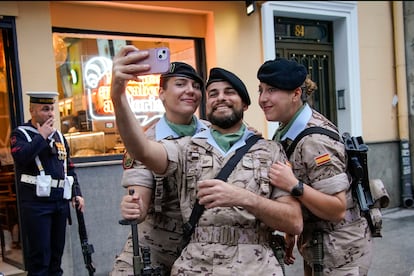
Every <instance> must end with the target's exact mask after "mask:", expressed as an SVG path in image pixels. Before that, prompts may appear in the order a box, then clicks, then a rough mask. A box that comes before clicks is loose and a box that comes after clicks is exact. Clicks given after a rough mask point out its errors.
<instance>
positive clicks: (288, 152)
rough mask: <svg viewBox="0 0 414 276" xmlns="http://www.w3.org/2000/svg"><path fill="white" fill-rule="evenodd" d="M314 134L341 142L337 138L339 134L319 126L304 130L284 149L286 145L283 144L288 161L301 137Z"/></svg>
mask: <svg viewBox="0 0 414 276" xmlns="http://www.w3.org/2000/svg"><path fill="white" fill-rule="evenodd" d="M314 133H318V134H324V135H326V136H329V137H331V138H332V139H334V140H336V141H341V138H340V137H339V134H338V133H336V132H334V131H332V130H329V129H326V128H323V127H319V126H314V127H308V128H305V129H304V130H303V131H302V132H301V133H299V135H298V136H296V138H295V140H293V142H292V143H291V144H290V145H288V146H287V147H286V144H285V143H283V145H284V147H285V151H286V155H287V157H288V159H289V158H290V156H291V155H292V153H293V151H294V150H295V147H296V145H297V144H298V143H299V141H300V140H301V139H302V138H303V137H305V136H306V135H309V134H314Z"/></svg>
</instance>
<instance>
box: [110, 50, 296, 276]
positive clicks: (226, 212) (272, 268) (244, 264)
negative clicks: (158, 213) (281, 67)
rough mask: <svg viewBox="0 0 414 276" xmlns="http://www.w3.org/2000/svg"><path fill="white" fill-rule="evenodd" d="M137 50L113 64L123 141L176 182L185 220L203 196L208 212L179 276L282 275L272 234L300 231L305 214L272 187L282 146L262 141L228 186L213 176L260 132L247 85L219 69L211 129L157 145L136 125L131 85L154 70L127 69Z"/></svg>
mask: <svg viewBox="0 0 414 276" xmlns="http://www.w3.org/2000/svg"><path fill="white" fill-rule="evenodd" d="M130 50H131V49H130V48H128V46H126V47H124V48H123V49H121V50H120V51H119V53H118V54H117V56H115V58H114V62H113V80H112V87H111V98H112V101H113V103H114V109H115V115H116V122H117V125H118V128H119V131H120V134H121V137H122V139H123V141H124V143H125V145H126V147H127V149H128V151H129V153H130V154H131V155H132V156H133V157H134V158H136V159H138V160H140V161H141V162H143V163H144V164H145V165H146V166H148V168H150V169H151V170H153V171H154V172H155V173H157V174H161V175H163V176H167V175H171V176H173V177H175V178H176V183H177V190H178V193H179V194H178V196H179V200H180V208H181V212H182V216H183V219H184V220H185V221H187V220H188V219H189V217H190V213H191V210H192V208H193V205H194V203H195V201H196V199H197V198H198V199H199V202H200V204H202V205H204V206H205V208H206V210H205V212H204V213H203V215H202V216H201V218H200V220H199V221H198V225H197V227H196V228H195V231H194V234H193V235H192V236H191V240H190V243H189V244H188V245H187V247H186V248H184V250H183V251H182V253H181V256H180V257H179V258H178V259H177V260H176V261H175V263H174V265H173V268H172V272H171V275H178V274H180V275H200V274H205V275H213V274H214V275H229V274H231V275H242V274H246V273H247V274H248V273H258V274H263V275H282V270H281V267H280V265H279V263H278V261H277V260H276V258H275V256H274V254H273V251H272V249H271V248H270V246H269V234H270V232H271V231H273V230H274V229H277V230H280V231H284V232H289V233H295V234H299V233H300V232H301V230H302V215H301V211H300V208H299V205H298V202H297V201H296V200H294V198H293V197H292V196H290V195H289V194H288V193H286V192H282V191H281V190H279V189H272V188H271V186H269V179H268V175H267V171H268V168H269V166H270V165H271V164H272V163H275V162H277V161H281V162H284V161H286V156H285V154H284V153H283V150H282V147H281V145H280V144H278V143H275V142H273V141H267V140H264V139H261V140H259V141H258V142H257V143H256V144H255V145H253V147H252V148H251V149H250V150H249V151H248V152H247V154H246V155H244V156H243V158H242V160H240V162H239V163H238V164H237V165H236V166H235V167H234V171H233V172H232V173H231V174H230V176H229V178H228V180H227V182H224V181H222V180H218V179H213V178H214V177H215V176H216V175H217V173H218V172H219V170H220V169H221V167H222V166H223V165H224V164H225V162H226V161H227V160H228V159H229V158H230V157H231V156H233V155H234V153H235V150H236V149H238V148H241V147H242V146H244V144H245V141H246V140H247V138H249V137H250V136H252V135H254V134H253V132H252V131H250V130H248V129H247V128H246V126H245V124H244V123H243V113H244V111H245V110H247V108H248V106H249V104H250V98H249V95H248V92H247V89H246V87H245V85H244V84H243V82H242V81H241V80H240V79H239V78H238V77H237V76H236V75H234V74H233V73H231V72H229V71H226V70H224V69H222V68H213V69H211V71H210V76H209V80H208V83H207V86H206V91H207V114H208V120H209V121H210V122H211V123H212V125H211V128H210V129H208V130H204V131H201V132H199V133H197V134H196V135H194V136H193V137H188V136H187V137H183V138H180V139H176V140H162V141H161V143H155V142H152V141H150V140H148V139H146V137H145V134H144V133H143V131H142V129H140V128H136V127H134V126H135V124H136V120H135V117H134V114H133V113H132V111H131V109H130V107H129V106H128V101H127V99H126V96H125V84H124V82H123V81H126V80H128V79H134V78H135V77H136V74H139V73H140V72H144V71H146V70H148V69H149V65H145V64H141V65H134V66H124V60H125V55H126V54H127V53H128V52H129V51H130ZM147 55H148V53H147V52H146V51H140V52H138V53H137V54H134V56H132V55H129V57H130V58H131V59H132V58H133V59H134V61H138V60H142V59H145V58H146V57H147Z"/></svg>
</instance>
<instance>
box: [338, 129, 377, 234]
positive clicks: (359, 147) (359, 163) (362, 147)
mask: <svg viewBox="0 0 414 276" xmlns="http://www.w3.org/2000/svg"><path fill="white" fill-rule="evenodd" d="M342 139H343V141H344V144H345V149H346V152H347V154H348V168H349V170H350V172H351V175H352V179H353V182H354V184H353V191H354V193H355V195H356V197H357V200H358V204H359V207H360V209H361V212H362V214H363V215H364V216H365V218H366V219H367V221H368V224H369V227H370V229H371V232H372V233H373V234H374V236H375V235H377V234H378V230H377V229H376V227H375V226H374V223H373V219H372V217H371V213H370V208H371V207H372V206H373V205H374V201H373V199H372V194H371V190H370V186H369V178H368V162H367V152H368V146H367V145H366V144H364V141H363V140H362V137H361V136H358V137H355V136H353V137H351V135H350V134H349V133H347V132H345V133H344V134H343V135H342Z"/></svg>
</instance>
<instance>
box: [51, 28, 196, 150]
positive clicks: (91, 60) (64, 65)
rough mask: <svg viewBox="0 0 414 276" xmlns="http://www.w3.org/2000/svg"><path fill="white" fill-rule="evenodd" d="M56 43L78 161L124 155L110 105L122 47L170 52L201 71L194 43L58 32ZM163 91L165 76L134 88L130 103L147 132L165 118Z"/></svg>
mask: <svg viewBox="0 0 414 276" xmlns="http://www.w3.org/2000/svg"><path fill="white" fill-rule="evenodd" d="M53 41H54V44H53V46H54V50H55V60H56V73H57V79H58V91H59V113H60V118H61V130H62V132H63V133H64V135H65V137H66V138H67V140H68V142H69V143H70V147H71V155H72V156H73V157H86V156H101V155H108V154H121V153H123V151H124V146H123V143H122V140H121V138H120V136H119V133H118V130H117V127H116V124H115V117H114V112H113V106H112V101H111V99H110V85H111V77H112V76H111V70H112V58H113V56H114V55H115V54H116V53H117V52H118V50H119V49H120V47H122V46H123V45H126V44H132V45H134V46H136V47H137V48H138V49H149V48H155V47H168V48H170V52H171V61H183V62H186V63H188V64H190V65H192V66H193V67H194V68H197V66H196V62H195V60H196V59H195V52H196V49H195V46H194V45H195V42H194V39H186V38H160V37H142V36H121V35H119V36H114V35H103V34H84V33H65V32H54V33H53ZM158 89H159V75H146V76H142V77H141V80H140V81H138V82H137V81H131V82H129V83H128V86H127V91H126V92H127V96H128V100H129V103H130V105H131V108H132V110H133V111H134V112H135V114H136V117H137V120H139V121H140V122H141V124H142V125H143V127H144V128H147V127H149V126H150V125H151V124H153V123H154V122H156V121H157V120H158V119H159V118H160V117H161V116H162V115H163V113H164V107H163V105H162V103H161V101H160V99H159V97H158Z"/></svg>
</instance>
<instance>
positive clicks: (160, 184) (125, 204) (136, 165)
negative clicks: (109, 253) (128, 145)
mask: <svg viewBox="0 0 414 276" xmlns="http://www.w3.org/2000/svg"><path fill="white" fill-rule="evenodd" d="M203 93H204V81H203V80H202V78H201V77H200V75H199V74H198V73H197V72H196V70H195V69H194V68H193V67H192V66H190V65H188V64H186V63H183V62H172V63H171V65H170V69H169V71H168V72H167V73H165V74H162V75H161V78H160V91H159V97H160V99H161V101H162V103H163V105H164V108H165V114H164V115H163V117H162V118H161V119H160V120H159V121H158V122H157V123H156V124H153V125H152V126H151V127H150V128H149V129H148V130H147V131H146V135H147V137H148V139H151V140H156V141H160V140H162V139H172V138H173V139H175V138H178V137H181V136H192V135H194V134H195V133H197V132H199V131H201V130H203V129H206V128H207V126H206V124H208V122H206V121H202V120H199V119H197V117H196V116H194V113H195V112H196V110H197V108H198V107H199V104H200V101H201V98H202V94H203ZM123 167H124V173H123V176H122V186H123V187H125V188H127V189H134V190H135V193H134V195H132V196H131V195H125V196H124V197H123V200H122V202H121V211H122V216H123V217H124V218H125V219H138V218H139V219H141V220H143V219H144V218H145V220H144V221H143V222H142V223H140V224H139V227H138V232H139V235H138V236H139V244H140V246H146V247H149V249H150V253H151V263H152V264H153V265H154V266H157V267H161V268H162V272H163V274H164V275H170V270H171V266H172V264H173V263H174V261H175V260H176V259H177V257H178V256H179V255H180V252H181V246H182V243H183V242H182V236H183V233H182V225H183V221H182V218H181V213H180V207H179V203H178V198H177V190H176V183H175V180H174V178H172V177H166V178H162V177H155V180H154V177H153V175H152V172H151V171H149V170H147V169H146V168H145V167H144V166H143V165H142V164H141V163H140V162H139V161H137V160H134V159H132V158H131V157H130V156H129V154H128V153H127V152H125V154H124V161H123ZM154 183H155V187H154ZM164 185H166V186H165V189H164ZM154 191H155V194H154ZM141 202H145V203H141ZM150 204H151V209H150V210H148V211H147V207H148V205H150ZM147 212H148V216H146V215H147ZM132 259H133V248H132V235H131V234H129V235H128V238H127V242H126V243H125V246H124V249H123V250H122V252H121V254H120V255H119V256H118V257H117V258H116V260H115V264H114V267H113V270H112V275H118V276H122V275H125V276H127V275H132V274H133V263H132Z"/></svg>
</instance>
